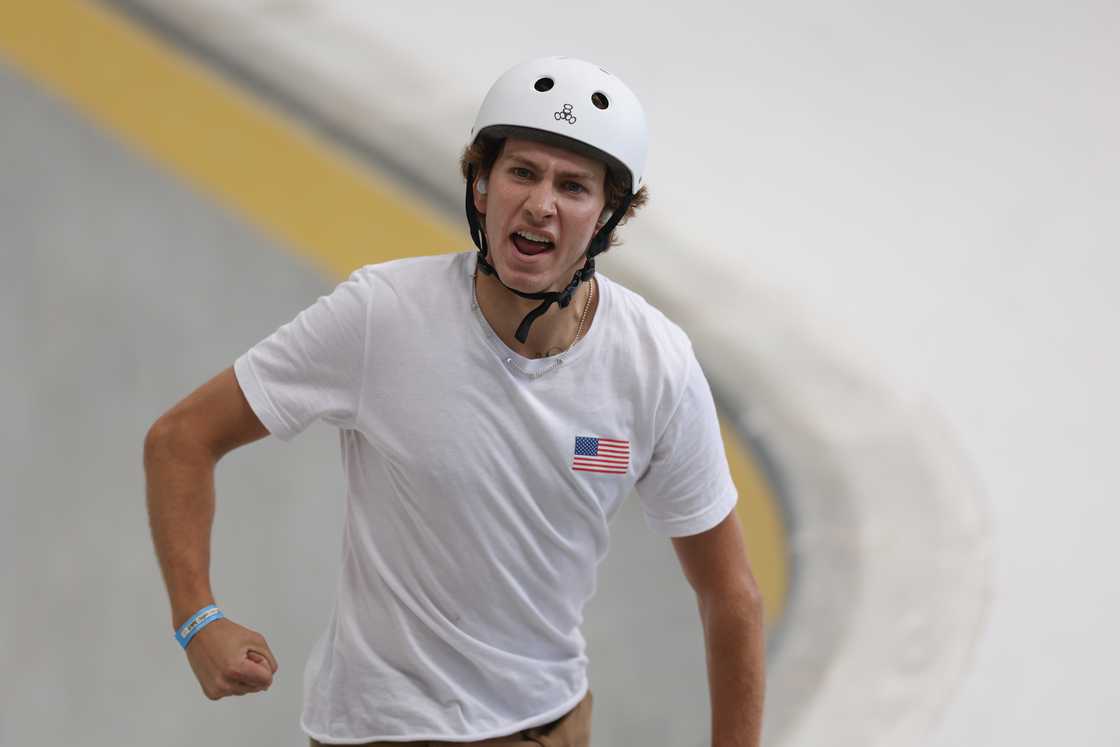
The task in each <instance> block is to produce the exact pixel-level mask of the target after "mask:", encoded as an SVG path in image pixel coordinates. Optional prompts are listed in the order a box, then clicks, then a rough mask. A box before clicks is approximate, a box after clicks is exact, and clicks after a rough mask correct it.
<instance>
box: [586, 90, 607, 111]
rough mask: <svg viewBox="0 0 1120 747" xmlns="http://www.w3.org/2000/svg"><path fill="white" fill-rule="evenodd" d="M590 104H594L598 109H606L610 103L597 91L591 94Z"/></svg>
mask: <svg viewBox="0 0 1120 747" xmlns="http://www.w3.org/2000/svg"><path fill="white" fill-rule="evenodd" d="M591 103H592V104H594V105H595V106H596V108H598V109H606V108H607V107H608V106H610V105H611V102H610V101H608V100H607V97H606V96H604V95H603V94H601V93H599V92H598V91H596V92H595V93H593V94H591Z"/></svg>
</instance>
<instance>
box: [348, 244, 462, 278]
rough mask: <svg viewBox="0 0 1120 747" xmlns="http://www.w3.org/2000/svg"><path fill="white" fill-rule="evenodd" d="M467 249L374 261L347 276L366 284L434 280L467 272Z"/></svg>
mask: <svg viewBox="0 0 1120 747" xmlns="http://www.w3.org/2000/svg"><path fill="white" fill-rule="evenodd" d="M469 254H470V253H469V252H455V253H451V254H435V255H431V256H424V257H405V258H402V259H393V260H389V261H388V262H378V263H376V264H368V265H363V266H362V267H359V268H358V269H357V270H354V272H353V273H352V274H351V275H350V279H351V280H358V281H360V282H364V283H367V284H371V285H372V284H388V285H394V286H395V285H402V284H403V285H408V284H412V283H431V282H438V281H440V280H441V279H444V278H451V277H453V276H454V275H455V274H457V273H465V272H467V267H466V259H467V258H468V257H469Z"/></svg>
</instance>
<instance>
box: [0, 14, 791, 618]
mask: <svg viewBox="0 0 1120 747" xmlns="http://www.w3.org/2000/svg"><path fill="white" fill-rule="evenodd" d="M0 53H2V54H3V55H5V57H6V59H7V60H8V61H9V62H11V63H12V64H14V65H15V66H16V67H18V68H20V69H22V70H23V71H24V72H25V73H26V74H27V75H28V76H29V77H31V78H33V79H35V80H37V81H38V82H40V83H41V84H43V85H44V86H46V87H47V88H48V89H50V90H52V91H54V92H55V93H56V94H58V95H61V96H62V97H63V98H65V99H67V100H68V101H69V102H70V103H71V104H72V105H73V106H74V107H75V108H77V109H78V110H79V111H81V112H82V113H83V114H85V115H86V116H87V117H89V118H90V119H92V120H94V121H95V122H97V123H99V124H100V125H101V126H102V127H104V128H105V129H106V130H108V131H110V132H113V133H116V135H117V136H118V137H119V138H121V139H122V140H123V141H125V142H127V143H129V144H130V145H131V146H132V147H134V148H136V149H137V150H139V151H141V152H143V153H145V154H147V155H148V156H149V157H150V158H152V159H153V160H155V161H157V162H159V163H160V164H162V165H163V166H165V167H166V168H167V169H168V170H170V171H171V172H173V173H175V174H177V175H178V176H180V177H181V178H183V179H184V180H185V181H186V182H188V183H190V184H192V185H193V186H195V187H196V188H198V189H199V190H201V191H202V192H205V193H208V194H212V195H215V196H216V197H218V198H219V199H220V200H222V201H223V202H224V203H226V204H227V205H229V206H231V207H232V208H233V209H235V210H236V211H237V212H238V213H239V214H241V215H242V216H243V217H244V218H246V219H247V220H249V221H250V222H251V223H253V224H255V225H256V226H258V227H259V228H260V229H261V230H262V231H264V232H265V233H267V234H269V235H271V236H272V237H273V238H275V239H276V240H278V241H279V242H280V243H282V244H283V245H285V246H287V247H288V248H290V249H291V250H292V251H294V252H296V253H297V254H300V255H302V256H303V257H305V258H307V259H308V260H310V261H311V262H312V263H314V264H316V265H318V266H320V267H322V268H324V270H325V271H327V272H328V273H329V274H330V275H331V276H333V277H336V278H341V277H345V276H346V275H348V274H349V273H350V272H351V271H352V270H353V269H354V268H356V267H360V266H361V265H364V264H368V263H372V262H382V261H385V260H388V259H393V258H396V257H402V256H416V255H421V254H434V253H443V252H447V251H452V250H454V249H456V248H466V246H467V243H466V232H465V228H464V227H463V226H459V225H449V224H448V223H447V222H446V221H445V219H443V218H442V217H441V216H439V215H437V214H435V213H434V212H432V211H431V210H429V209H427V208H426V207H425V206H424V205H423V204H421V203H420V202H419V201H417V200H414V199H412V198H410V197H409V196H408V195H407V194H406V193H405V192H404V191H403V190H401V189H399V188H395V187H394V186H392V185H391V183H389V182H388V181H386V180H384V179H380V178H378V176H377V175H376V174H375V173H374V172H373V170H372V169H371V168H369V167H365V166H360V165H358V164H356V163H354V162H353V161H351V160H349V159H347V158H346V157H345V156H343V155H342V154H340V153H339V152H337V151H336V150H335V149H333V148H332V147H330V146H329V145H327V144H325V143H323V142H321V141H319V140H317V139H316V138H314V137H312V136H311V135H310V134H309V133H308V132H306V131H305V130H303V129H301V128H300V127H299V126H297V125H296V124H294V123H293V122H291V121H290V120H288V119H286V118H285V117H283V116H282V115H280V114H279V113H278V112H276V111H272V110H270V108H269V107H268V106H267V105H265V104H263V103H261V102H260V101H257V100H256V99H252V98H250V97H249V96H247V95H246V94H245V93H244V92H242V91H240V90H238V89H235V88H234V87H232V86H231V85H230V84H229V83H227V82H226V81H224V80H223V79H221V78H220V77H218V76H216V75H214V74H212V73H211V72H210V71H209V70H207V69H205V68H204V67H202V66H201V65H199V64H198V63H196V62H194V61H192V60H190V59H188V58H186V57H184V56H183V55H181V54H179V53H178V52H177V51H176V50H174V49H171V48H169V47H168V46H167V45H166V44H164V43H162V42H161V41H159V40H157V39H154V38H152V37H150V36H148V35H147V34H146V33H145V32H144V31H143V30H142V29H139V28H138V27H136V26H135V25H133V24H132V23H130V22H129V21H128V20H127V19H124V18H122V17H120V16H118V15H116V14H114V13H112V12H110V11H108V10H106V9H104V8H102V7H100V6H98V5H95V4H91V3H85V2H77V1H76V0H35V1H34V2H10V3H6V4H5V5H4V7H3V9H2V10H0ZM724 441H725V444H726V446H727V454H728V460H729V462H730V463H731V468H732V474H733V476H734V478H735V482H736V484H737V485H738V487H739V489H740V495H741V498H740V503H739V509H738V510H739V516H740V520H741V522H742V524H743V527H744V530H745V533H746V536H747V541H748V547H749V550H748V555H749V556H750V560H751V564H752V566H753V568H754V571H755V575H756V576H757V578H758V580H759V583H760V585H761V586H762V590H763V595H764V597H765V599H766V606H767V619H768V621H771V622H772V621H773V620H775V619H777V617H778V615H779V614H780V612H781V610H782V609H783V608H784V605H785V599H786V594H787V584H788V571H787V567H786V553H785V545H784V538H785V533H784V530H783V527H782V525H781V521H780V515H779V512H778V511H777V505H776V503H775V500H774V496H773V494H772V491H771V490H770V489H769V486H768V485H767V483H766V480H765V479H764V477H763V476H762V474H761V472H760V471H759V470H758V468H757V464H756V463H755V461H754V459H753V458H752V457H751V455H750V452H749V451H748V449H747V448H746V446H745V444H743V443H742V442H741V441H740V440H739V438H738V436H737V435H736V434H735V433H734V431H733V430H731V429H727V428H724Z"/></svg>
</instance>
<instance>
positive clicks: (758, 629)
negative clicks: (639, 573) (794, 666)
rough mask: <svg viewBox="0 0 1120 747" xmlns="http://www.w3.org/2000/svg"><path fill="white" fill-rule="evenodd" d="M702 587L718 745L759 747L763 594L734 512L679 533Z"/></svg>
mask: <svg viewBox="0 0 1120 747" xmlns="http://www.w3.org/2000/svg"><path fill="white" fill-rule="evenodd" d="M673 549H674V550H676V552H677V557H678V559H679V560H680V563H681V569H682V570H683V571H684V574H685V577H686V578H688V581H689V583H690V584H691V585H692V588H693V589H694V590H695V591H696V598H697V604H698V606H699V608H700V620H701V622H702V623H703V626H704V642H705V646H706V650H707V665H708V688H709V694H710V698H711V707H712V745H713V747H758V745H759V744H760V740H761V737H762V704H763V695H764V690H765V645H764V636H765V632H764V630H763V624H762V623H763V620H762V596H761V594H760V593H759V590H758V585H757V583H756V582H755V580H754V576H753V574H752V573H751V570H750V564H749V563H748V561H747V552H746V545H745V543H744V541H743V535H742V529H741V528H740V526H739V519H738V516H737V515H736V513H735V512H734V511H732V512H731V514H730V515H728V517H727V518H726V519H724V520H723V521H722V522H720V523H719V524H717V525H716V526H715V527H713V528H711V529H709V530H708V531H706V532H701V533H700V534H696V535H692V536H690V537H674V538H673Z"/></svg>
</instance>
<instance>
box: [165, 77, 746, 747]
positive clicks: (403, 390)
mask: <svg viewBox="0 0 1120 747" xmlns="http://www.w3.org/2000/svg"><path fill="white" fill-rule="evenodd" d="M645 154H646V130H645V118H644V114H643V113H642V110H641V107H640V105H639V103H638V101H637V99H636V97H634V95H633V93H631V92H630V90H629V89H628V88H626V86H624V85H623V84H622V83H621V82H620V81H619V80H618V79H616V78H614V77H613V76H611V75H610V74H609V73H607V72H605V71H603V70H602V69H600V68H598V67H596V66H595V65H591V64H589V63H586V62H582V61H579V60H572V59H567V58H549V59H543V60H534V61H532V62H529V63H526V64H523V65H519V66H516V67H514V68H513V69H511V70H510V71H509V72H507V73H506V74H505V75H503V76H502V77H501V78H500V79H499V80H498V81H497V82H496V83H495V84H494V86H493V87H492V88H491V90H490V92H489V93H488V94H487V97H486V99H485V101H484V102H483V105H482V107H481V109H480V111H479V115H478V119H477V120H476V123H475V128H474V129H473V131H472V138H471V142H470V144H469V146H468V148H467V150H466V151H465V153H464V155H463V159H462V164H461V165H462V168H463V172H464V175H465V176H466V179H467V184H466V203H465V207H466V212H467V217H468V222H469V224H470V228H471V234H472V238H473V239H474V241H475V243H476V245H477V247H478V252H477V253H476V254H471V253H460V254H452V255H444V256H439V257H426V258H416V259H408V260H400V261H397V262H390V263H386V264H382V265H368V266H366V267H363V268H361V269H359V270H358V271H356V272H355V273H354V274H353V275H351V277H350V278H349V280H347V281H346V282H344V283H342V284H340V285H339V286H338V287H337V288H336V289H335V290H334V291H333V292H332V293H331V294H330V295H328V296H324V297H322V298H320V299H319V300H318V301H317V302H316V303H315V304H314V305H312V306H311V307H309V308H307V309H305V310H304V311H303V312H301V313H300V314H299V315H298V316H297V317H296V318H295V319H294V320H293V321H291V322H290V323H288V324H286V325H284V326H283V327H281V328H280V329H278V330H277V331H276V332H275V333H274V334H273V335H271V336H270V337H268V338H266V339H265V340H262V341H261V342H259V343H258V344H257V345H255V346H254V347H253V348H251V349H250V350H249V351H248V352H246V353H245V354H244V355H242V356H241V357H240V358H238V360H237V361H236V363H235V365H234V367H233V368H232V369H227V370H226V371H224V372H222V373H221V374H219V375H218V376H216V377H215V378H214V379H213V380H211V381H210V382H208V383H206V384H204V385H203V386H202V387H200V388H199V389H198V390H197V391H195V392H194V393H192V394H191V395H190V396H188V397H187V398H186V399H184V400H183V401H182V402H180V403H179V404H178V405H176V406H175V407H174V408H172V410H170V411H169V412H168V413H167V414H166V415H164V416H163V417H161V418H160V419H159V420H158V421H157V422H156V424H155V425H153V427H152V428H151V430H150V432H149V434H148V437H147V439H146V442H145V467H146V471H147V476H148V506H149V513H150V517H151V525H152V534H153V539H154V542H155V546H156V550H157V554H158V556H159V559H160V564H161V568H162V570H163V574H164V579H165V581H166V583H167V587H168V593H169V595H170V598H171V606H172V620H173V624H174V625H175V626H176V632H175V636H176V638H177V639H178V640H179V642H180V645H182V646H183V648H184V649H185V650H186V655H187V658H188V660H189V662H190V665H191V668H192V669H193V670H194V673H195V675H196V676H197V678H198V680H199V682H200V684H201V686H202V689H203V691H204V693H205V694H206V695H207V697H209V698H211V699H218V698H221V697H225V696H227V695H241V694H246V693H251V692H259V691H261V690H265V689H267V688H268V686H269V685H270V684H271V682H272V677H273V675H274V674H275V673H276V671H277V664H276V658H275V656H274V655H273V653H272V652H271V650H270V649H269V647H268V644H267V643H266V642H265V640H264V638H263V637H262V636H261V635H260V634H258V633H256V632H254V631H252V630H249V629H247V628H244V627H242V626H240V625H238V624H236V623H234V622H233V621H231V620H229V619H226V618H224V617H223V616H222V615H221V612H220V610H218V609H217V607H216V606H215V605H214V598H213V594H212V593H211V590H210V583H209V562H208V555H209V552H208V550H209V534H210V526H211V524H212V521H213V511H214V490H213V468H214V464H215V463H216V462H217V460H218V459H220V458H221V456H222V455H224V454H226V453H228V452H229V451H231V450H233V449H235V448H237V447H238V446H241V445H244V444H247V443H250V442H252V441H255V440H257V439H260V438H263V437H264V436H265V435H268V434H270V433H271V434H273V435H276V436H277V437H279V438H281V439H283V440H289V439H291V438H293V437H294V436H295V435H296V434H298V433H299V432H301V431H302V430H303V429H304V428H306V427H307V425H309V424H310V423H311V422H312V421H314V420H315V419H320V418H321V419H323V420H325V421H326V422H328V423H331V424H333V425H336V426H337V427H338V428H339V429H340V431H341V439H342V452H343V463H344V466H345V469H346V473H347V481H348V500H347V515H346V521H345V537H344V550H345V552H344V560H343V566H342V572H341V581H340V584H339V595H338V598H337V600H336V604H335V608H334V611H333V614H332V617H331V621H330V623H329V625H328V629H327V631H326V632H325V633H324V635H323V636H322V638H320V640H319V641H318V643H317V644H316V646H315V648H314V650H313V651H312V653H311V657H310V660H309V663H308V667H307V670H306V672H305V683H304V690H305V702H304V710H303V716H302V718H301V725H302V727H303V729H304V731H305V732H307V734H308V735H309V736H310V737H311V743H312V745H316V744H332V743H338V744H358V743H364V744H382V743H384V744H399V743H402V742H404V743H414V744H416V743H421V744H444V743H448V744H462V743H469V744H505V745H517V744H522V745H529V744H545V745H553V746H554V747H561V746H563V747H586V745H588V744H589V741H590V717H591V693H590V689H589V685H588V682H587V676H586V666H587V657H586V655H585V651H584V640H583V638H582V636H581V634H580V629H579V626H580V623H581V622H582V611H583V607H584V604H585V603H586V602H587V600H588V599H590V597H591V596H592V595H593V593H594V590H595V580H596V576H595V572H596V568H597V565H598V563H599V562H600V561H601V560H602V558H603V557H604V556H605V554H606V551H607V544H608V522H609V519H610V517H611V516H612V515H613V514H614V513H615V511H617V509H618V508H619V506H620V505H621V502H622V500H623V499H624V498H625V496H626V495H627V494H628V493H629V492H630V491H631V489H633V488H636V489H637V492H638V495H639V498H640V500H641V502H642V507H643V509H644V511H645V514H646V517H647V521H648V523H649V524H650V526H651V527H652V528H653V529H654V530H656V531H658V532H659V533H661V534H664V535H665V536H668V537H671V538H672V543H673V546H674V548H675V550H676V552H677V554H678V556H679V558H680V562H681V565H682V568H683V570H684V573H685V575H686V577H687V578H688V580H689V582H690V583H691V584H692V586H693V588H694V589H695V590H696V593H697V599H698V604H699V609H700V615H701V620H702V623H703V626H704V633H705V640H706V645H707V654H708V656H707V664H708V672H709V685H710V692H711V703H712V743H713V744H718V745H757V744H758V741H759V734H760V730H761V723H760V722H761V710H762V698H763V696H762V691H763V674H762V673H763V641H762V637H763V635H762V624H761V619H762V617H761V601H760V597H759V593H758V589H757V586H756V584H755V581H754V579H753V577H752V574H751V571H750V568H749V566H748V563H747V559H746V554H745V548H744V546H743V539H742V536H741V533H740V529H739V525H738V522H737V520H736V517H735V513H734V510H733V509H734V506H735V503H736V500H737V494H736V492H735V488H734V486H733V485H732V483H731V479H730V475H729V471H728V468H727V463H726V459H725V456H724V453H723V446H722V441H721V439H720V435H719V430H718V425H717V422H716V416H715V408H714V405H713V403H712V397H711V392H710V390H709V388H708V384H707V382H706V380H705V379H704V376H703V374H702V373H701V371H700V368H699V365H698V364H697V362H696V359H695V356H694V355H693V353H692V349H691V345H690V344H689V342H688V339H687V337H686V336H685V335H684V333H683V332H682V331H681V330H680V329H679V328H678V327H677V326H676V325H674V324H672V323H671V322H670V321H668V320H667V319H666V318H665V317H664V316H663V315H661V314H660V312H658V311H657V310H656V309H654V308H652V307H651V306H649V305H648V304H647V303H646V302H645V301H644V300H643V299H642V298H641V297H640V296H638V295H636V294H634V293H632V292H630V291H628V290H627V289H625V288H623V287H622V286H620V285H618V284H616V283H613V282H612V281H610V280H609V279H607V278H605V277H602V276H601V275H596V274H595V263H594V257H595V256H596V255H597V254H599V253H601V252H603V251H605V250H606V249H607V248H608V247H609V246H610V244H611V241H612V238H613V236H612V234H613V231H614V229H615V228H616V227H617V225H618V224H619V223H621V222H622V221H623V220H625V219H626V218H627V217H629V216H630V215H632V214H633V212H634V211H635V210H636V209H637V207H639V206H640V205H641V204H642V203H643V202H644V201H645V196H646V193H645V188H644V187H643V186H642V175H643V169H644V162H645Z"/></svg>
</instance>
